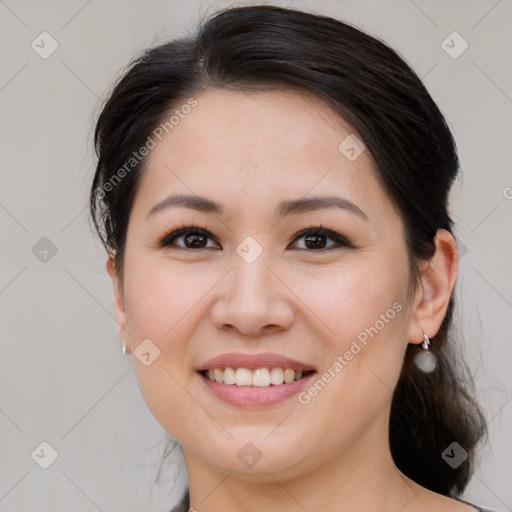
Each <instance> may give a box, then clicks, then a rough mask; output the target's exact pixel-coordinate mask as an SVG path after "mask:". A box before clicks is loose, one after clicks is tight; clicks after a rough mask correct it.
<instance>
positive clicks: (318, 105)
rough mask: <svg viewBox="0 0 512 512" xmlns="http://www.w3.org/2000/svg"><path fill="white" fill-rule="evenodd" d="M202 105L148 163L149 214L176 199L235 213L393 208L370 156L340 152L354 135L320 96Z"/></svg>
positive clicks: (211, 99) (277, 94)
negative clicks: (320, 198) (309, 207)
mask: <svg viewBox="0 0 512 512" xmlns="http://www.w3.org/2000/svg"><path fill="white" fill-rule="evenodd" d="M195 99H196V100H197V105H196V106H195V107H194V108H192V109H190V111H189V113H187V114H186V115H182V116H181V119H180V121H179V123H177V124H174V125H173V126H172V128H169V127H168V133H165V132H164V134H163V136H162V138H161V141H157V144H156V146H155V148H154V149H152V150H151V151H150V153H149V155H148V157H147V160H146V166H145V170H144V175H143V177H142V180H141V184H140V188H139V192H141V194H137V196H138V197H137V198H136V203H139V204H140V203H141V202H143V203H146V204H145V207H146V209H148V208H150V207H151V206H152V205H153V204H154V203H155V202H157V201H160V200H162V199H164V198H165V196H166V195H168V194H169V193H171V192H172V193H188V194H190V193H192V194H194V193H195V194H199V195H203V196H208V197H211V198H213V199H217V200H218V201H219V202H222V203H223V204H227V205H228V206H229V205H233V208H235V207H236V208H243V207H244V205H245V208H260V209H261V207H262V206H263V205H264V204H267V203H268V205H269V207H270V206H275V204H276V203H277V202H280V201H282V199H283V198H290V199H292V198H293V199H295V198H298V197H302V196H304V195H306V194H310V195H324V194H326V193H333V192H340V193H343V194H344V195H345V197H348V198H350V199H351V200H352V201H354V202H357V203H361V204H363V205H364V204H366V205H368V203H370V202H371V203H372V208H373V209H377V210H379V209H380V210H381V212H380V213H381V214H382V213H384V212H383V210H385V209H386V208H387V207H388V206H389V205H386V201H387V198H386V197H385V194H384V191H383V190H382V189H381V187H380V184H379V183H378V181H377V179H376V177H375V170H374V164H373V160H372V158H371V156H370V155H369V153H368V151H363V152H362V153H361V154H360V155H359V156H358V157H357V158H356V159H355V160H350V159H348V158H347V157H346V156H345V155H344V154H343V153H342V152H341V151H340V148H339V146H340V143H342V142H343V141H344V140H346V139H347V137H352V136H353V135H354V134H353V130H352V129H351V127H350V126H349V125H348V124H347V123H345V122H344V121H343V120H342V119H341V118H340V117H339V116H337V115H336V114H335V113H334V112H333V111H332V110H331V109H330V108H329V107H328V106H327V105H326V104H325V103H324V102H322V101H321V100H319V99H318V98H316V97H314V96H313V95H310V94H309V93H302V92H296V91H258V92H248V93H245V92H232V91H227V90H221V89H209V90H207V91H205V92H203V93H202V94H200V95H198V96H196V97H195ZM186 101H187V99H184V100H183V104H185V103H186ZM177 108H179V107H177ZM356 149H357V148H356ZM388 202H389V201H388ZM361 204H360V206H361ZM363 209H364V208H363Z"/></svg>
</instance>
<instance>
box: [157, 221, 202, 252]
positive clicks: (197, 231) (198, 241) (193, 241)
mask: <svg viewBox="0 0 512 512" xmlns="http://www.w3.org/2000/svg"><path fill="white" fill-rule="evenodd" d="M208 238H211V235H210V233H208V231H206V230H205V229H203V228H199V227H196V226H184V227H182V228H180V229H178V230H176V231H173V232H172V233H169V234H168V235H166V236H164V238H163V239H162V241H161V242H160V246H161V247H165V246H168V245H178V247H180V248H181V249H209V247H207V246H206V241H207V239H208ZM178 239H182V240H183V241H184V246H183V245H179V244H175V243H174V242H175V240H178Z"/></svg>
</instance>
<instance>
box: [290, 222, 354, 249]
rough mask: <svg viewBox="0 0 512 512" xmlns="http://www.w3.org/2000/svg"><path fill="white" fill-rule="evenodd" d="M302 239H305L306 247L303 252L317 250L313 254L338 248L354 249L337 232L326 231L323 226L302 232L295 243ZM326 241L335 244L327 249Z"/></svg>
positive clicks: (295, 239)
mask: <svg viewBox="0 0 512 512" xmlns="http://www.w3.org/2000/svg"><path fill="white" fill-rule="evenodd" d="M300 239H304V241H305V245H306V249H303V248H302V249H301V250H307V249H309V248H314V249H316V250H315V251H313V252H320V251H327V250H331V249H335V248H337V247H354V246H353V244H351V243H350V242H349V241H348V240H347V239H346V238H345V237H343V236H341V235H340V234H338V233H336V232H335V231H331V230H330V229H325V228H323V227H322V226H319V227H310V228H307V229H304V230H302V231H301V232H300V233H298V234H297V236H296V237H295V238H294V240H293V241H294V242H295V241H297V240H300ZM326 239H331V241H333V242H334V243H333V244H332V245H331V246H328V247H325V241H326ZM308 252H312V251H308Z"/></svg>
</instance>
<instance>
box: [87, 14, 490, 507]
mask: <svg viewBox="0 0 512 512" xmlns="http://www.w3.org/2000/svg"><path fill="white" fill-rule="evenodd" d="M211 87H217V88H223V89H231V90H238V91H247V90H267V89H270V88H281V89H295V90H299V91H304V92H308V93H312V94H314V95H315V96H316V97H317V98H320V99H321V100H323V101H324V102H325V103H326V104H327V105H329V106H330V107H331V109H332V110H333V112H335V113H337V114H338V115H339V116H340V117H341V118H343V119H344V120H345V121H346V122H348V123H349V125H351V127H352V128H353V129H354V132H355V133H356V134H357V136H358V137H359V138H360V139H361V140H362V141H363V142H364V144H365V145H366V147H367V149H368V151H369V152H370V155H371V156H372V158H373V160H374V162H375V164H376V168H377V177H378V179H379V180H380V182H381V184H382V186H383V187H384V189H385V190H386V192H387V194H388V196H389V197H390V199H391V201H392V202H393V205H394V207H395V208H396V210H397V212H398V213H399V214H400V216H401V218H402V220H403V223H404V229H405V238H406V242H407V247H408V254H409V262H410V268H411V276H412V277H411V283H412V289H414V288H415V287H416V286H418V277H419V265H420V263H421V262H423V261H426V260H428V259H429V258H431V257H432V256H433V254H434V252H435V245H434V237H435V235H436V232H437V230H438V229H446V230H448V231H450V232H452V228H453V223H452V220H451V219H450V216H449V214H448V209H447V201H448V193H449V190H450V188H451V185H452V183H453V181H454V179H455V177H456V175H457V173H458V171H459V163H458V157H457V152H456V147H455V142H454V140H453V137H452V134H451V133H450V130H449V128H448V126H447V124H446V122H445V119H444V117H443V115H442V114H441V112H440V111H439V109H438V107H437V106H436V104H435V103H434V101H433V100H432V98H431V96H430V95H429V93H428V92H427V90H426V88H425V87H424V85H423V84H422V82H421V80H420V79H419V78H418V76H417V75H416V74H415V73H414V71H413V70H412V69H411V68H410V67H409V66H408V65H407V64H406V63H405V62H404V61H403V60H402V59H401V58H400V57H399V55H398V54H397V53H396V52H395V51H393V50H392V49H391V48H389V46H387V45H386V44H385V43H383V42H381V41H379V40H378V39H376V38H374V37H371V36H369V35H367V34H365V33H364V32H362V31H361V30H358V29H356V28H354V27H352V26H350V25H349V24H346V23H343V22H341V21H338V20H335V19H332V18H329V17H325V16H319V15H315V14H310V13H306V12H303V11H298V10H294V9H285V8H280V7H275V6H249V7H240V8H231V9H227V10H224V11H221V12H220V13H217V14H215V15H214V16H212V17H211V18H209V19H207V20H205V21H204V22H203V23H202V24H201V25H200V26H199V28H198V29H197V31H196V33H195V34H194V35H192V36H188V37H184V38H182V39H177V40H173V41H170V42H168V43H166V44H163V45H160V46H157V47H154V48H151V49H149V50H147V51H145V52H143V53H142V55H140V56H139V57H138V58H136V59H135V60H134V61H133V62H132V63H131V64H130V66H129V69H128V70H127V71H126V72H125V74H124V75H123V76H122V77H121V79H120V80H119V81H118V82H117V84H116V85H115V87H114V89H113V91H112V92H111V94H110V96H109V98H108V100H107V101H106V103H105V105H104V107H103V110H102V112H101V114H100V116H99V119H98V122H97V126H96V131H95V137H94V142H95V147H96V152H97V156H98V163H97V168H96V173H95V175H94V179H93V182H92V188H91V195H90V209H91V215H92V219H93V222H94V225H95V227H96V229H97V231H98V232H99V234H100V237H101V239H102V241H103V243H104V245H105V247H106V249H107V250H108V251H111V252H112V253H114V254H115V257H116V265H117V267H118V271H119V273H120V274H121V273H122V261H123V251H124V246H125V239H126V230H127V223H128V218H129V214H130V210H131V206H132V203H133V199H134V196H135V194H136V191H137V186H138V181H139V179H140V176H141V173H142V172H143V171H144V162H145V159H142V160H141V161H140V162H137V164H136V165H133V169H129V171H127V172H125V173H123V177H122V179H121V180H118V181H117V182H116V183H115V186H110V187H107V186H106V185H107V184H108V183H109V182H110V183H111V184H112V183H113V182H112V178H113V177H114V175H115V174H116V173H117V172H118V170H119V169H120V168H122V167H123V165H125V163H126V162H127V161H128V160H129V159H130V157H131V155H132V154H133V152H134V151H136V150H138V148H140V147H142V146H143V145H144V144H145V143H146V141H147V140H148V137H149V136H150V135H151V133H153V130H154V129H155V128H156V127H157V126H158V125H159V124H160V123H162V122H163V121H164V120H165V119H167V118H168V117H169V115H171V114H172V111H173V110H174V109H177V108H179V106H180V105H182V104H183V103H184V102H186V99H187V98H191V97H193V96H194V95H198V94H200V93H201V91H204V90H205V89H206V88H211ZM125 170H126V167H125ZM107 189H108V190H107ZM453 307H454V297H453V296H452V298H451V299H450V303H449V307H448V311H447V314H446V317H445V318H444V321H443V323H442V325H441V328H440V330H439V332H438V333H437V334H436V335H435V336H434V337H433V338H432V339H431V342H432V345H431V347H432V348H431V349H432V351H433V353H434V354H435V355H436V356H437V359H438V366H437V369H436V370H435V371H434V372H432V373H423V372H422V371H420V370H419V369H418V368H417V366H416V365H415V364H414V363H413V358H414V355H415V354H417V352H418V350H421V348H420V347H419V346H417V345H412V344H410V345H409V346H408V348H407V351H406V356H405V358H404V362H403V368H402V373H401V377H400V379H399V382H398V384H397V386H396V389H395V391H394V396H393V402H392V407H391V419H390V432H389V442H390V448H391V453H392V456H393V458H394V461H395V463H396V465H397V467H398V468H399V469H400V470H401V471H402V472H403V473H404V474H405V475H407V476H408V477H410V478H412V479H413V480H415V481H416V482H418V483H419V484H421V485H423V486H425V487H427V488H428V489H431V490H433V491H435V492H438V493H441V494H444V495H447V496H452V497H455V496H458V495H460V494H461V493H462V491H463V490H464V488H465V486H466V484H467V483H468V481H469V479H470V477H471V474H472V470H473V464H474V455H475V454H474V450H475V447H476V445H477V443H478V441H479V440H480V439H481V438H482V437H483V436H484V435H485V434H486V424H485V420H484V417H483V415H482V412H481V411H480V409H479V407H478V406H477V404H476V402H475V400H474V398H473V389H472V381H471V378H470V376H469V374H468V373H467V367H466V366H465V365H464V364H463V363H462V361H461V360H460V358H458V357H457V358H456V357H455V352H454V337H453V332H452V331H453V329H451V322H452V315H453ZM453 442H457V443H458V444H459V445H460V446H461V447H462V448H463V449H464V450H465V451H466V452H467V453H468V458H467V459H466V460H465V462H463V463H462V464H461V465H460V466H458V467H457V468H452V467H451V466H450V465H448V464H447V463H446V462H445V460H443V458H442V453H443V451H444V450H445V449H446V448H447V447H448V446H449V445H450V444H451V443H453Z"/></svg>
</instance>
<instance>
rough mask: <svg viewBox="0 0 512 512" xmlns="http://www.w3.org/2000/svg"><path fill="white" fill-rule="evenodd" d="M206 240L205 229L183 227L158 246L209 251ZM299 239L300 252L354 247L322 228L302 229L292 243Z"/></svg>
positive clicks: (207, 233)
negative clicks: (303, 241) (302, 245)
mask: <svg viewBox="0 0 512 512" xmlns="http://www.w3.org/2000/svg"><path fill="white" fill-rule="evenodd" d="M208 239H212V240H213V237H212V236H211V234H210V233H209V232H208V231H207V230H206V229H203V228H200V227H197V226H183V227H182V228H180V229H178V230H176V231H173V232H171V233H169V234H167V235H165V236H164V238H163V239H162V240H161V242H160V243H159V245H160V247H167V246H172V245H174V246H177V247H178V248H181V249H210V248H212V247H211V246H210V247H208V246H207V243H208ZM300 239H304V240H305V245H306V247H305V248H300V250H307V249H314V251H311V250H310V251H308V252H321V251H326V250H331V249H335V248H336V247H354V245H353V244H351V243H350V242H349V241H348V240H347V239H346V238H345V237H343V236H341V235H340V234H338V233H336V232H335V231H332V230H330V229H325V228H323V227H322V226H313V227H310V228H307V229H303V230H302V231H300V232H299V233H298V234H297V235H296V236H295V237H294V239H293V242H296V241H298V240H300ZM327 239H330V240H331V241H332V242H333V243H332V245H330V246H327V247H326V246H325V245H326V244H325V242H326V240H327ZM176 240H182V241H183V244H176V243H175V242H176Z"/></svg>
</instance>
